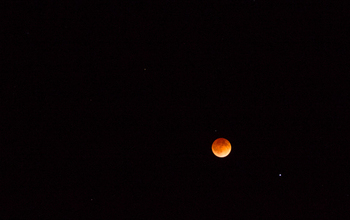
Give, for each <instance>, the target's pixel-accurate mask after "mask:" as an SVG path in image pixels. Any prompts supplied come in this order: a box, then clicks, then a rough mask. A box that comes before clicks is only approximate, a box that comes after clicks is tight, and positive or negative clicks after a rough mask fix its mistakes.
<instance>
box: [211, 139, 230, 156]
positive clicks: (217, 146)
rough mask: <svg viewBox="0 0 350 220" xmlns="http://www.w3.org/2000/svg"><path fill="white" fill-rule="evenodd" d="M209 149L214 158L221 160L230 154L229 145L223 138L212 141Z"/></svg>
mask: <svg viewBox="0 0 350 220" xmlns="http://www.w3.org/2000/svg"><path fill="white" fill-rule="evenodd" d="M211 149H212V151H213V153H214V155H215V156H217V157H220V158H223V157H226V156H227V155H229V154H230V152H231V143H230V142H229V141H228V140H227V139H225V138H218V139H216V140H215V141H214V143H213V145H212V146H211Z"/></svg>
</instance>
